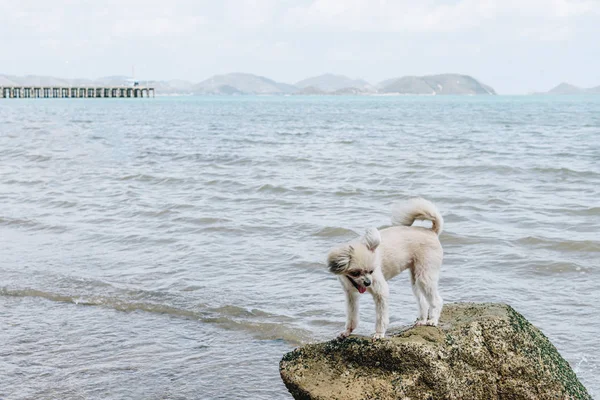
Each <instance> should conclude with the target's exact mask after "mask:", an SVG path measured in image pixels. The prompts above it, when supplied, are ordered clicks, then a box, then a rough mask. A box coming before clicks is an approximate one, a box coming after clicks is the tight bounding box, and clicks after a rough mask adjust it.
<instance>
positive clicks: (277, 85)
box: [0, 72, 496, 95]
mask: <svg viewBox="0 0 600 400" xmlns="http://www.w3.org/2000/svg"><path fill="white" fill-rule="evenodd" d="M131 81H132V78H131V77H129V76H107V77H103V78H98V79H93V80H92V79H62V78H55V77H51V76H38V75H27V76H14V75H2V74H0V86H19V85H23V86H33V85H36V86H63V87H68V86H128V85H131ZM140 83H142V84H144V85H148V86H152V87H154V88H155V89H156V92H157V94H163V95H495V94H496V91H495V90H494V89H493V88H492V87H490V86H488V85H485V84H483V83H481V82H479V81H478V80H477V79H475V78H473V77H471V76H469V75H461V74H440V75H427V76H403V77H398V78H392V79H386V80H384V81H383V82H380V83H378V84H371V83H369V82H367V81H365V80H362V79H351V78H349V77H347V76H343V75H335V74H324V75H319V76H314V77H310V78H307V79H303V80H301V81H299V82H296V83H295V84H288V83H282V82H276V81H274V80H272V79H269V78H266V77H263V76H258V75H253V74H247V73H239V72H237V73H230V74H223V75H214V76H212V77H210V78H208V79H206V80H204V81H202V82H199V83H193V82H189V81H185V80H163V81H161V80H154V81H145V80H144V81H141V82H140Z"/></svg>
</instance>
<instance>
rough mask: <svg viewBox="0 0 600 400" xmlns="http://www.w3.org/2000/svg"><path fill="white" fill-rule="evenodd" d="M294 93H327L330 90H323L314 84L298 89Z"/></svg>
mask: <svg viewBox="0 0 600 400" xmlns="http://www.w3.org/2000/svg"><path fill="white" fill-rule="evenodd" d="M294 94H301V95H326V94H328V92H326V91H324V90H321V89H319V88H317V87H314V86H307V87H305V88H303V89H300V90H298V91H296V92H295V93H294Z"/></svg>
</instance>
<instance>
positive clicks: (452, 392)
mask: <svg viewBox="0 0 600 400" xmlns="http://www.w3.org/2000/svg"><path fill="white" fill-rule="evenodd" d="M279 367H280V373H281V378H282V379H283V381H284V383H285V385H286V386H287V388H288V390H289V391H290V393H291V394H292V395H293V396H294V398H295V399H306V400H316V399H320V400H321V399H322V400H324V399H339V400H352V399H411V400H417V399H436V400H437V399H485V400H487V399H511V400H513V399H553V400H554V399H591V396H590V395H589V394H588V392H587V391H586V389H585V387H583V385H582V384H581V383H580V382H579V380H578V379H577V376H576V375H575V373H574V372H573V370H572V369H571V367H570V366H569V364H568V363H567V362H566V361H565V360H564V359H563V358H562V357H561V355H560V354H559V353H558V351H557V350H556V348H555V347H554V346H553V345H552V343H550V341H549V340H548V338H547V337H546V336H544V334H543V333H542V332H541V331H540V330H539V329H537V328H536V327H534V326H533V325H531V324H530V323H529V322H528V321H527V320H526V319H525V318H524V317H523V316H522V315H521V314H519V313H518V312H516V311H515V310H514V309H513V308H512V307H510V306H507V305H504V304H473V303H459V304H447V305H445V306H444V311H443V313H442V317H441V320H440V326H439V327H425V326H423V327H413V328H408V329H405V330H397V331H394V330H391V331H390V332H389V334H388V337H386V339H383V340H379V341H373V340H371V339H370V338H367V337H358V336H351V337H350V338H348V339H346V340H345V341H341V342H340V341H337V340H332V341H330V342H326V343H318V344H309V345H306V346H303V347H300V348H297V349H296V350H294V351H292V352H290V353H288V354H286V355H285V356H284V357H283V359H282V360H281V363H280V366H279Z"/></svg>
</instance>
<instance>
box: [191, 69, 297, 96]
mask: <svg viewBox="0 0 600 400" xmlns="http://www.w3.org/2000/svg"><path fill="white" fill-rule="evenodd" d="M297 90H298V88H296V87H295V86H293V85H288V84H287V83H280V82H275V81H274V80H271V79H269V78H265V77H264V76H258V75H252V74H245V73H240V72H236V73H231V74H226V75H215V76H213V77H211V78H208V79H207V80H205V81H202V82H200V83H199V84H197V85H194V86H193V87H192V91H193V92H194V93H196V94H287V93H294V92H296V91H297Z"/></svg>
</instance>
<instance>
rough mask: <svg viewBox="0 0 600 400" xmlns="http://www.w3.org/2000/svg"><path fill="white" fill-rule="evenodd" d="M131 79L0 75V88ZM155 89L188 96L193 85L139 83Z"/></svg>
mask: <svg viewBox="0 0 600 400" xmlns="http://www.w3.org/2000/svg"><path fill="white" fill-rule="evenodd" d="M132 79H133V78H131V77H130V76H124V75H115V76H105V77H102V78H98V79H63V78H56V77H53V76H41V75H26V76H14V75H1V74H0V86H19V85H23V86H130V85H131V81H132ZM140 84H142V85H148V86H152V87H154V88H155V90H156V92H157V93H160V94H190V93H191V88H192V86H193V84H192V83H191V82H188V81H182V80H176V79H174V80H170V81H145V80H142V81H140Z"/></svg>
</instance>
